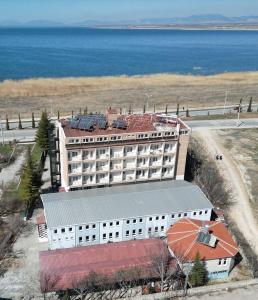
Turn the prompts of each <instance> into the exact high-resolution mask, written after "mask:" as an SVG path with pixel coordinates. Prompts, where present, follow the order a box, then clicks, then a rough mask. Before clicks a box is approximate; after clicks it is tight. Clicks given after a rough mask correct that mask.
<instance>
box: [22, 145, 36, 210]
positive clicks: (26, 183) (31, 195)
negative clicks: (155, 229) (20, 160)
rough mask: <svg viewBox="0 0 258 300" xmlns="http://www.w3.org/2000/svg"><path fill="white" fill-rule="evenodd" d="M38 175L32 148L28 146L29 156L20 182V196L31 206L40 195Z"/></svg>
mask: <svg viewBox="0 0 258 300" xmlns="http://www.w3.org/2000/svg"><path fill="white" fill-rule="evenodd" d="M38 187H39V186H38V176H37V173H36V167H35V164H34V162H33V159H32V155H31V148H30V147H28V150H27V158H26V162H25V165H24V167H23V172H22V176H21V183H20V189H19V193H20V198H21V200H22V201H23V202H25V203H26V204H27V206H29V205H30V204H32V203H33V202H34V201H35V200H36V199H37V197H38Z"/></svg>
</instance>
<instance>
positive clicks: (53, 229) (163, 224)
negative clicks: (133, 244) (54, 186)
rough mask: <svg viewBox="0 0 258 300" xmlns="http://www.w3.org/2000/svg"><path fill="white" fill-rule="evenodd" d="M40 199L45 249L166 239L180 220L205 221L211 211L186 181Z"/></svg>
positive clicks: (47, 195)
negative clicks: (153, 238)
mask: <svg viewBox="0 0 258 300" xmlns="http://www.w3.org/2000/svg"><path fill="white" fill-rule="evenodd" d="M41 197H42V201H43V204H44V213H45V219H46V225H47V235H48V243H49V249H59V248H71V247H77V246H87V245H96V244H104V243H108V242H121V241H128V240H133V239H147V238H150V237H165V236H166V231H167V230H168V229H169V228H170V226H171V225H172V224H174V223H175V222H176V221H178V220H180V219H181V218H184V217H189V218H193V219H198V220H210V218H211V212H212V208H213V206H212V204H211V203H210V201H209V200H208V199H207V198H206V197H205V195H204V194H203V193H202V191H201V190H200V189H199V188H198V187H197V186H195V185H193V184H191V183H188V182H185V181H164V182H153V183H142V184H135V185H126V186H113V187H108V188H104V189H90V190H84V191H75V192H67V193H53V194H43V195H41ZM57 212H60V213H58V214H57Z"/></svg>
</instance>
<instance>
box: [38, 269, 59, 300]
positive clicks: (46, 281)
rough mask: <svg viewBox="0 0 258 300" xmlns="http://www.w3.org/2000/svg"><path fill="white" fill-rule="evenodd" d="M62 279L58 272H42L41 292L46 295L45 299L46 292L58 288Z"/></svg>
mask: <svg viewBox="0 0 258 300" xmlns="http://www.w3.org/2000/svg"><path fill="white" fill-rule="evenodd" d="M59 280H60V276H58V275H56V274H51V273H50V272H48V273H46V272H42V273H41V274H40V288H41V292H42V293H43V295H44V299H46V294H47V293H49V292H53V291H55V290H56V287H57V283H58V281H59Z"/></svg>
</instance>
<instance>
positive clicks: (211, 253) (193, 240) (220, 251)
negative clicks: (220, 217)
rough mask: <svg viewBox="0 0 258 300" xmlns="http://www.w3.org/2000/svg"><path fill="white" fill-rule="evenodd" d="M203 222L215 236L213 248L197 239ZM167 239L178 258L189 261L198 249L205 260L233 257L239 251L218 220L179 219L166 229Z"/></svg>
mask: <svg viewBox="0 0 258 300" xmlns="http://www.w3.org/2000/svg"><path fill="white" fill-rule="evenodd" d="M204 224H205V225H208V226H209V233H212V234H213V235H214V236H215V237H216V238H217V243H216V245H215V247H214V248H213V247H210V246H207V245H204V244H201V243H199V242H198V241H197V237H198V234H199V232H200V231H201V229H202V226H203V225H204ZM167 241H168V246H169V248H170V249H171V250H172V251H173V252H174V254H175V255H176V256H178V258H179V259H180V258H182V259H186V260H190V261H193V260H194V258H195V256H196V253H197V252H198V251H199V253H200V256H201V258H202V259H205V260H210V259H219V258H224V257H234V256H235V255H236V254H237V253H238V251H239V249H238V247H237V244H236V243H235V241H234V240H233V238H232V236H231V234H230V233H229V231H228V230H227V228H226V227H225V225H224V224H223V223H221V222H220V221H209V222H206V221H205V222H203V221H199V220H192V219H189V218H184V219H181V220H180V221H178V222H177V223H175V224H174V225H173V226H172V227H171V228H170V229H169V230H168V232H167Z"/></svg>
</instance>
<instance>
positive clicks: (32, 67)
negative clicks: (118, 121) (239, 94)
mask: <svg viewBox="0 0 258 300" xmlns="http://www.w3.org/2000/svg"><path fill="white" fill-rule="evenodd" d="M257 70H258V31H187V30H186V31H182V30H117V29H114V30H112V29H86V28H58V29H57V28H47V29H46V28H45V29H43V28H41V29H36V28H35V29H31V28H30V29H25V28H22V29H14V28H13V29H7V28H6V29H3V28H2V29H0V80H5V79H23V78H31V77H67V76H102V75H123V74H126V75H137V74H152V73H164V72H167V73H178V74H206V75H207V74H216V73H222V72H235V71H257Z"/></svg>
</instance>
